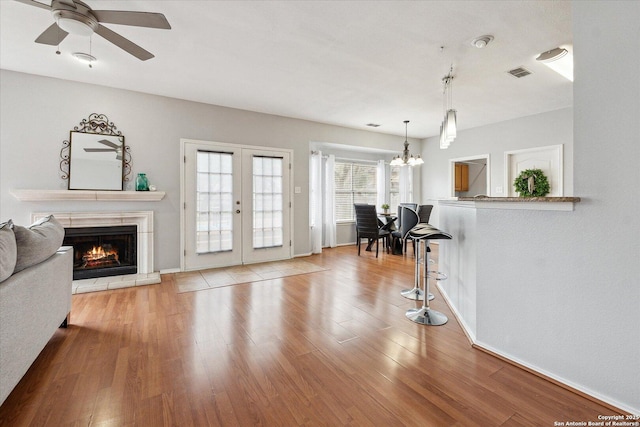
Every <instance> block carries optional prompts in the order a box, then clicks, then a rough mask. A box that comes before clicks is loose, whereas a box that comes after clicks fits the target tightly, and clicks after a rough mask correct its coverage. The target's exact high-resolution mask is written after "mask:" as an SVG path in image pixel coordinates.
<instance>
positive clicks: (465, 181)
mask: <svg viewBox="0 0 640 427" xmlns="http://www.w3.org/2000/svg"><path fill="white" fill-rule="evenodd" d="M455 174H456V187H455V189H456V191H469V165H465V164H463V163H456V164H455Z"/></svg>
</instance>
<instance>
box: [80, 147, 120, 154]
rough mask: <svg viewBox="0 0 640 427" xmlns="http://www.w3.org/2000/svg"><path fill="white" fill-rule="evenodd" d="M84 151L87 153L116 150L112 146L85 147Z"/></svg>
mask: <svg viewBox="0 0 640 427" xmlns="http://www.w3.org/2000/svg"><path fill="white" fill-rule="evenodd" d="M84 151H86V152H87V153H106V152H109V151H116V150H114V149H113V148H85V149H84Z"/></svg>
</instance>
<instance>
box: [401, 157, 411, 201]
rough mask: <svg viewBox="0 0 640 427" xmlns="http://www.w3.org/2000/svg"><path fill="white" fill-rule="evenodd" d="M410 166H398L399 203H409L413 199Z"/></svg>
mask: <svg viewBox="0 0 640 427" xmlns="http://www.w3.org/2000/svg"><path fill="white" fill-rule="evenodd" d="M412 169H413V168H412V167H411V166H403V167H401V168H400V174H399V175H400V177H399V182H398V185H399V187H400V203H410V202H412V201H413V200H412V199H413V197H412V194H411V179H412V174H413V170H412Z"/></svg>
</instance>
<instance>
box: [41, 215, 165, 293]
mask: <svg viewBox="0 0 640 427" xmlns="http://www.w3.org/2000/svg"><path fill="white" fill-rule="evenodd" d="M50 214H53V216H55V218H56V219H57V220H58V221H59V222H60V224H62V226H63V227H65V228H77V227H110V226H119V225H135V226H137V229H138V235H137V241H138V245H137V249H136V250H137V257H138V259H137V264H138V274H128V275H124V276H110V277H98V278H95V279H83V280H74V281H73V293H74V294H75V293H83V292H95V291H104V290H107V289H118V288H125V287H131V286H141V285H150V284H154V283H160V273H159V272H154V271H153V211H137V212H47V213H32V214H31V221H32V222H36V221H38V220H39V219H42V218H43V217H45V216H47V215H50Z"/></svg>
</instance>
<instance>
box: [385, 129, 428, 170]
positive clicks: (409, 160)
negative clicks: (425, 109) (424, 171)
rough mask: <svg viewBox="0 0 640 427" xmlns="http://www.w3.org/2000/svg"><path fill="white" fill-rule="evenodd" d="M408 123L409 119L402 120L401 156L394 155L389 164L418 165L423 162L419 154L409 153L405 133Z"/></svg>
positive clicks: (407, 139) (406, 134)
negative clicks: (402, 142)
mask: <svg viewBox="0 0 640 427" xmlns="http://www.w3.org/2000/svg"><path fill="white" fill-rule="evenodd" d="M408 124H409V120H405V121H404V150H403V151H402V157H400V155H398V156H396V157H394V158H393V160H391V163H389V164H390V165H391V166H406V165H409V166H418V165H421V164H423V163H424V160H422V157H420V154H418V155H417V156H415V157H414V156H413V154H410V153H409V138H408V133H407V126H408Z"/></svg>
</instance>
